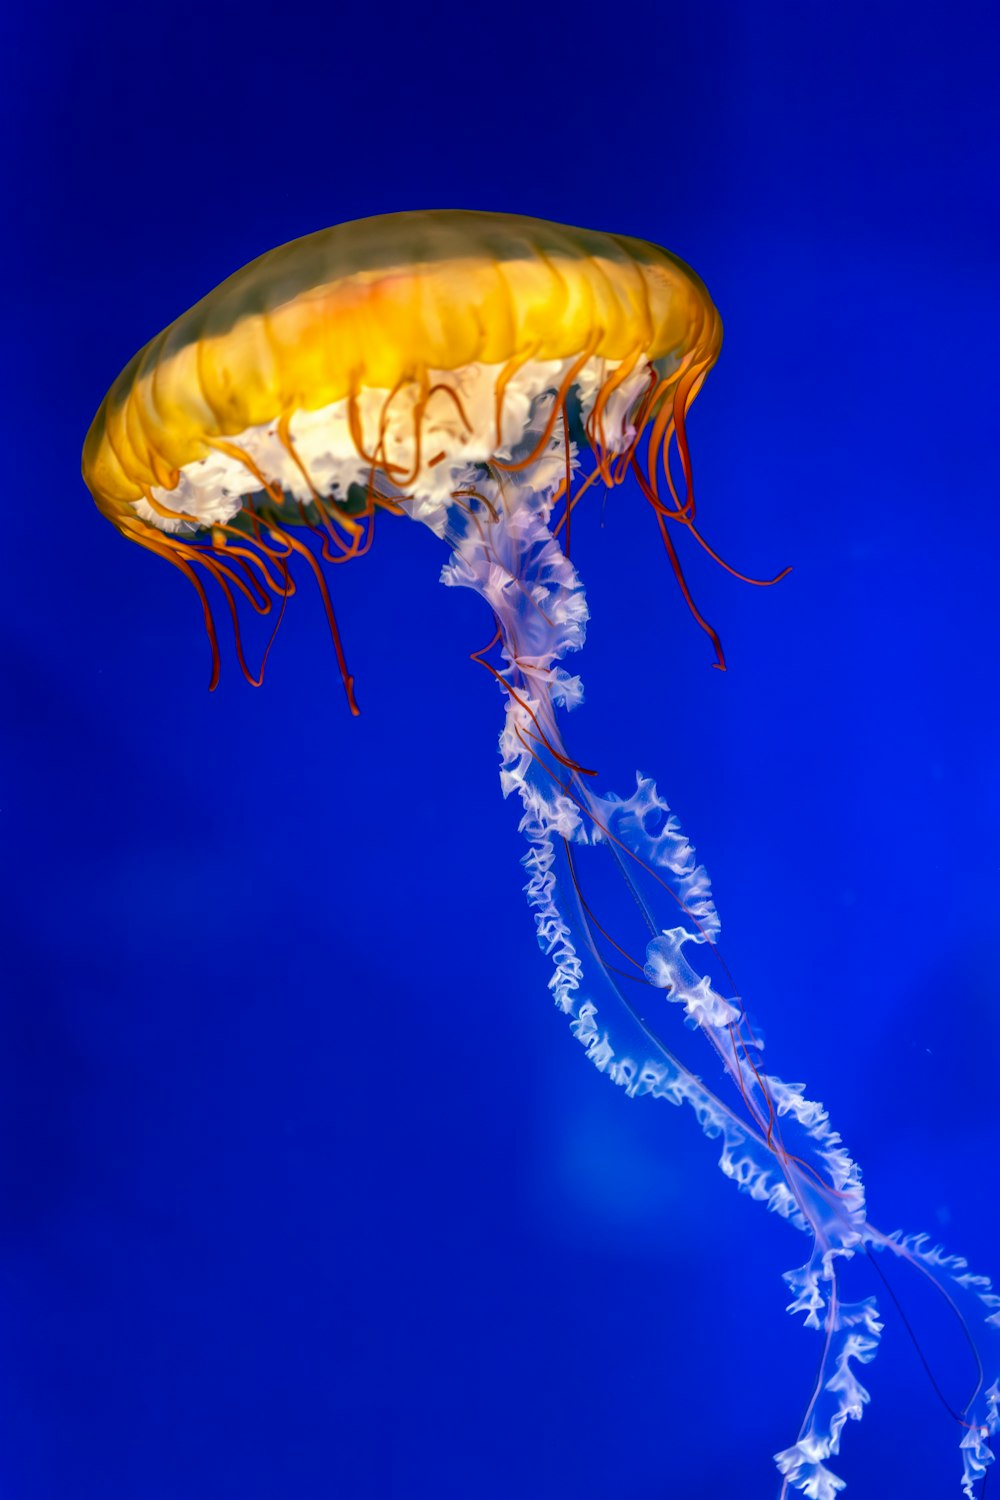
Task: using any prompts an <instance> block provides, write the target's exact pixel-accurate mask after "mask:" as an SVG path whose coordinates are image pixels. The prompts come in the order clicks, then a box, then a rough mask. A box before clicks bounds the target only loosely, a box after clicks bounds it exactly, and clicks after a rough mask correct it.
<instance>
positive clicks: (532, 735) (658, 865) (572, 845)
mask: <svg viewBox="0 0 1000 1500" xmlns="http://www.w3.org/2000/svg"><path fill="white" fill-rule="evenodd" d="M557 442H558V436H557V437H556V438H554V440H553V444H552V447H553V449H554V448H555V447H556V443H557ZM559 446H560V452H561V444H560V445H559ZM550 457H551V455H550V453H549V452H548V451H546V452H545V453H543V454H542V455H541V458H540V460H539V462H538V463H536V465H535V466H534V468H533V470H529V471H528V472H527V473H525V472H523V471H522V472H521V473H519V474H517V475H516V476H515V475H511V474H508V475H503V474H498V473H497V472H495V471H490V470H488V469H485V468H484V469H481V470H480V471H478V472H476V473H470V474H469V475H467V476H466V477H465V480H464V487H463V494H464V495H466V496H468V495H469V493H470V492H472V491H474V492H475V496H476V498H475V499H473V500H471V502H470V503H469V504H468V505H467V506H466V507H465V508H464V509H463V510H462V511H461V513H459V514H456V515H454V516H453V519H452V521H451V522H450V523H449V527H448V531H447V533H446V534H447V536H448V540H449V541H450V542H451V544H452V547H453V551H452V555H451V558H450V559H449V561H448V563H447V564H446V565H445V568H444V570H443V573H442V580H443V582H445V583H446V584H449V585H452V586H461V587H468V588H472V589H473V590H475V592H477V593H478V594H480V596H481V597H483V598H484V599H485V600H486V602H487V603H488V604H489V607H490V609H491V611H492V613H493V616H494V618H495V620H496V624H497V635H496V637H495V643H496V644H497V645H498V646H499V652H500V663H499V665H497V666H490V671H491V672H493V674H494V676H495V677H496V678H497V679H498V680H499V681H500V683H501V685H502V686H503V688H504V690H505V692H506V694H507V703H506V716H505V724H504V729H503V733H502V735H501V740H500V750H501V772H500V775H501V787H502V790H503V792H504V795H505V796H509V795H511V794H512V793H516V794H517V797H518V799H519V800H520V802H521V805H522V815H521V819H520V824H519V826H520V830H521V832H522V833H523V834H524V836H525V839H526V841H527V844H528V850H527V853H526V854H525V855H524V857H523V860H522V863H523V865H524V868H525V870H526V873H527V876H528V880H527V884H526V886H525V892H526V895H527V898H528V902H529V905H530V907H531V909H532V912H533V915H534V920H535V929H536V935H537V939H538V942H539V944H540V946H541V947H542V949H543V951H544V952H545V953H546V954H547V955H548V956H549V958H550V960H551V963H552V970H553V972H552V975H551V977H550V979H549V989H550V991H551V993H552V997H553V999H554V1001H555V1004H556V1006H557V1007H558V1008H559V1009H560V1010H561V1011H562V1012H563V1013H564V1014H565V1015H566V1016H567V1018H568V1019H569V1022H570V1027H571V1030H572V1031H573V1034H574V1035H575V1036H576V1037H577V1039H578V1041H580V1043H581V1044H582V1045H583V1047H584V1048H585V1050H586V1052H587V1055H588V1056H589V1058H590V1059H591V1061H592V1062H593V1063H594V1064H595V1066H596V1067H597V1068H598V1069H599V1070H600V1071H601V1072H603V1073H606V1074H607V1076H608V1077H609V1078H611V1079H612V1081H613V1082H615V1083H616V1084H618V1085H619V1086H620V1087H622V1088H623V1089H624V1090H625V1092H626V1093H627V1094H629V1095H630V1096H631V1097H637V1096H639V1095H643V1094H649V1095H652V1096H653V1097H655V1098H662V1099H666V1100H668V1101H669V1102H670V1103H673V1104H676V1105H680V1104H687V1105H689V1106H690V1108H691V1109H692V1111H693V1113H694V1115H695V1117H696V1119H697V1121H698V1123H699V1126H700V1128H701V1130H702V1131H703V1133H704V1134H705V1135H706V1136H707V1137H709V1138H710V1139H714V1140H717V1141H718V1142H719V1143H720V1152H719V1165H720V1168H721V1169H722V1171H723V1172H724V1173H725V1175H726V1176H728V1177H730V1178H731V1179H732V1180H733V1181H734V1182H735V1183H736V1185H737V1187H738V1188H739V1190H740V1191H742V1192H744V1193H746V1194H748V1196H750V1197H751V1198H754V1199H755V1200H756V1201H758V1202H762V1203H764V1204H765V1205H766V1206H767V1207H768V1208H769V1209H771V1210H772V1211H774V1212H775V1213H777V1214H778V1215H779V1216H780V1217H782V1218H785V1219H787V1220H788V1221H789V1222H790V1223H792V1224H794V1225H795V1227H796V1228H798V1229H799V1230H801V1231H802V1232H804V1233H805V1234H806V1235H807V1236H808V1238H809V1240H810V1241H811V1250H810V1255H809V1258H808V1259H807V1260H806V1262H805V1264H804V1265H802V1266H800V1267H798V1268H797V1269H795V1270H793V1271H790V1272H788V1273H787V1274H786V1278H785V1279H786V1281H787V1283H788V1286H789V1289H790V1291H791V1293H792V1300H791V1302H790V1303H789V1309H788V1310H789V1311H790V1312H793V1313H801V1314H802V1316H803V1319H804V1322H805V1324H806V1325H807V1326H808V1327H811V1328H814V1329H816V1330H817V1331H819V1332H820V1334H821V1337H822V1340H823V1345H822V1354H821V1361H820V1368H819V1373H818V1376H817V1378H816V1381H815V1385H814V1387H813V1390H812V1393H811V1395H810V1398H809V1401H808V1404H807V1408H806V1412H805V1416H804V1418H803V1421H802V1424H801V1427H800V1430H799V1433H798V1435H797V1438H796V1440H795V1442H794V1443H793V1444H792V1445H791V1446H790V1447H788V1448H786V1449H784V1450H783V1451H782V1452H780V1453H778V1454H776V1455H775V1460H776V1463H777V1465H778V1468H779V1471H780V1473H781V1475H782V1483H781V1495H782V1496H786V1495H787V1494H788V1491H789V1489H794V1490H798V1491H800V1492H802V1493H804V1494H806V1495H808V1496H811V1497H814V1500H833V1497H834V1496H835V1495H836V1494H837V1493H838V1491H839V1490H840V1489H842V1488H843V1481H842V1480H841V1479H840V1478H839V1477H838V1476H837V1475H835V1474H834V1473H833V1472H832V1471H831V1470H830V1468H829V1467H828V1466H827V1460H828V1459H829V1458H830V1457H831V1456H834V1455H836V1454H837V1453H838V1452H839V1448H840V1440H841V1434H842V1431H843V1429H844V1427H845V1425H846V1423H847V1421H848V1420H849V1419H853V1420H857V1419H858V1418H860V1417H861V1415H862V1414H863V1410H864V1407H865V1405H866V1404H867V1402H868V1399H869V1396H868V1392H867V1391H866V1390H865V1388H864V1386H863V1385H862V1383H861V1381H860V1380H859V1378H858V1371H859V1369H860V1367H861V1366H863V1365H865V1364H867V1363H868V1362H870V1361H871V1360H872V1359H873V1358H874V1356H875V1353H876V1351H877V1348H878V1342H879V1337H880V1334H881V1331H882V1323H881V1321H880V1319H879V1313H878V1306H877V1303H876V1300H875V1298H874V1297H866V1298H864V1299H862V1300H860V1301H857V1302H845V1301H844V1300H843V1299H842V1298H841V1296H840V1290H839V1286H838V1265H839V1263H840V1262H841V1261H842V1260H844V1259H847V1258H850V1257H851V1256H853V1255H854V1254H855V1253H857V1252H858V1251H859V1250H860V1251H862V1252H868V1251H869V1250H871V1249H873V1248H876V1247H877V1248H885V1249H888V1250H890V1251H891V1252H892V1253H893V1254H895V1255H897V1256H899V1257H901V1258H903V1259H906V1260H908V1261H910V1263H911V1264H918V1263H920V1262H921V1258H922V1260H923V1263H922V1264H920V1268H921V1269H923V1270H924V1271H925V1274H928V1275H931V1276H932V1278H933V1279H934V1280H935V1281H936V1282H938V1283H941V1281H942V1278H947V1277H950V1279H951V1292H950V1293H946V1295H948V1296H949V1300H952V1299H953V1297H954V1298H955V1299H956V1300H957V1299H958V1298H959V1297H961V1296H964V1295H965V1294H966V1293H968V1294H969V1295H971V1297H972V1299H973V1301H974V1302H975V1303H976V1305H977V1310H978V1313H979V1314H980V1315H981V1312H982V1307H983V1305H984V1304H985V1306H986V1307H987V1309H988V1310H989V1312H990V1315H991V1316H990V1321H993V1322H996V1321H998V1320H1000V1315H998V1314H997V1313H996V1307H997V1306H1000V1299H997V1298H995V1297H994V1296H993V1294H992V1290H991V1288H990V1287H989V1284H988V1283H980V1282H979V1279H978V1278H971V1283H972V1284H971V1285H968V1286H963V1284H962V1277H963V1275H964V1272H965V1269H966V1268H965V1263H964V1262H956V1263H955V1264H953V1263H952V1260H951V1259H949V1258H947V1257H944V1256H943V1252H942V1253H939V1252H934V1253H935V1254H940V1258H939V1259H937V1260H933V1258H931V1259H928V1256H927V1254H926V1253H925V1252H924V1250H923V1248H922V1242H921V1243H920V1244H918V1245H917V1247H916V1249H915V1248H914V1242H913V1241H912V1240H903V1239H902V1238H901V1237H900V1236H884V1235H880V1234H879V1233H878V1231H876V1230H874V1229H873V1228H872V1226H871V1225H870V1224H869V1223H868V1220H867V1214H866V1206H865V1197H864V1189H863V1185H862V1181H861V1175H860V1171H859V1169H858V1167H857V1165H856V1164H855V1163H854V1162H853V1161H852V1159H851V1157H850V1156H849V1155H848V1153H847V1151H846V1150H845V1148H844V1146H843V1143H842V1142H841V1139H840V1137H839V1135H838V1134H837V1133H836V1131H835V1130H834V1129H833V1127H832V1125H831V1123H830V1120H829V1117H828V1115H827V1112H826V1110H825V1109H824V1108H823V1106H822V1105H821V1104H819V1103H818V1102H816V1101H814V1100H810V1099H809V1098H807V1096H806V1093H805V1089H804V1087H803V1086H802V1085H801V1084H797V1083H788V1082H785V1081H784V1080H782V1079H781V1078H779V1077H778V1076H777V1075H775V1074H773V1073H768V1072H765V1071H764V1069H763V1066H762V1061H761V1047H760V1044H759V1043H758V1041H757V1039H756V1038H755V1036H754V1034H753V1032H752V1030H751V1028H750V1027H749V1023H748V1022H747V1019H746V1016H745V1014H744V1011H743V1008H742V1005H741V1003H740V1002H739V1001H738V1000H734V999H731V998H726V997H725V996H723V995H722V994H721V993H720V992H719V991H718V989H717V988H716V987H715V986H714V985H713V984H712V983H711V982H710V981H709V979H708V978H707V977H706V976H704V975H702V974H699V973H698V971H697V970H696V968H695V966H694V963H693V962H692V955H693V954H695V953H698V952H699V951H701V952H703V953H704V954H705V955H706V957H709V956H714V955H715V952H716V950H715V941H716V938H717V936H718V932H719V920H718V915H717V913H716V909H715V905H714V901H713V898H712V892H711V887H710V883H709V880H708V876H707V874H706V873H705V871H704V869H703V868H702V867H701V866H700V865H698V863H697V861H696V858H695V854H694V850H693V848H692V847H691V845H690V844H689V843H688V841H687V840H686V838H685V837H684V835H683V833H682V832H681V830H680V828H679V825H678V823H677V820H676V818H675V817H674V816H673V814H672V813H671V812H670V810H669V808H668V806H667V804H666V803H665V802H664V801H663V800H662V798H660V797H659V795H658V793H657V791H656V787H655V785H654V784H653V782H652V781H650V780H647V779H644V778H642V777H639V778H637V786H636V790H635V791H634V792H633V793H632V795H631V796H630V797H628V798H622V797H618V796H614V795H608V796H604V797H600V796H597V795H596V794H595V793H594V792H593V791H592V789H591V785H592V781H591V778H590V777H589V776H587V775H585V774H584V771H583V768H581V767H580V766H578V764H577V763H576V762H575V761H574V760H573V758H572V757H571V756H570V755H569V754H568V753H567V752H566V749H565V747H564V745H563V741H562V737H561V733H560V712H561V711H566V710H568V709H572V708H574V707H575V706H576V705H577V704H578V703H580V702H581V701H582V697H583V689H582V684H581V682H580V679H579V677H576V676H574V675H572V674H571V673H570V672H568V671H567V670H566V669H565V668H564V667H563V666H562V661H563V659H564V658H565V657H566V655H567V654H568V653H570V652H573V651H576V650H578V649H579V648H580V647H581V646H582V645H583V643H584V639H585V634H586V624H587V605H586V600H585V597H584V593H583V589H582V587H581V585H580V582H579V579H578V577H577V574H576V571H575V569H574V567H573V565H572V564H571V563H570V561H569V560H568V559H567V558H566V556H565V555H564V554H563V552H562V550H561V549H560V547H559V546H558V544H557V542H556V541H555V539H554V538H553V536H552V534H551V531H550V529H549V526H548V521H549V514H550V510H551V505H552V500H553V496H554V494H555V493H556V490H557V487H558V484H559V480H560V478H561V472H560V465H559V463H549V462H547V460H548V459H549V458H550ZM484 657H485V653H478V654H477V659H480V660H482V659H483V658H484ZM484 664H485V665H489V664H488V663H486V662H485V661H484ZM598 851H599V852H598ZM585 860H589V862H590V864H589V867H588V876H587V881H589V879H590V874H591V872H592V871H593V870H594V868H595V862H596V865H597V866H600V867H601V869H600V871H599V873H602V872H603V871H606V870H608V869H611V868H613V867H614V866H615V865H617V866H618V870H619V873H620V874H623V875H624V876H625V879H626V885H627V886H628V888H629V891H630V893H631V895H632V897H633V898H634V904H635V908H636V910H637V911H638V913H639V916H640V919H641V922H642V924H643V926H644V927H645V932H644V934H643V940H644V948H643V949H642V951H641V952H636V951H635V945H634V944H632V945H631V947H630V945H628V944H626V943H625V942H621V943H619V942H618V940H617V938H616V936H615V934H614V932H612V931H611V930H610V928H608V927H606V926H605V925H604V923H603V922H602V920H601V917H600V915H599V914H598V911H597V908H596V906H595V905H594V904H592V903H591V901H590V900H589V899H588V897H589V887H588V884H587V882H586V881H584V879H583V877H582V874H581V871H582V866H583V863H584V861H585ZM664 901H665V902H667V903H668V905H669V907H670V910H671V921H670V923H669V924H668V923H665V922H662V921H661V920H660V919H659V918H658V917H657V916H656V914H655V910H654V908H656V909H659V907H660V906H661V905H662V904H663V902H664ZM616 970H617V971H618V972H616ZM672 1006H673V1007H676V1008H677V1009H678V1011H681V1012H683V1020H684V1022H685V1023H686V1026H685V1027H682V1028H681V1036H683V1035H684V1034H685V1032H686V1031H695V1032H698V1033H700V1034H701V1035H702V1036H703V1037H704V1038H705V1039H706V1040H707V1041H708V1042H709V1044H710V1046H711V1047H712V1049H713V1051H714V1053H715V1054H716V1056H717V1058H718V1060H719V1061H720V1062H721V1064H722V1066H723V1069H724V1070H725V1072H726V1074H727V1075H728V1077H729V1078H730V1079H731V1081H732V1083H733V1084H734V1086H735V1089H736V1095H737V1097H736V1098H735V1100H734V1101H733V1103H732V1104H729V1103H726V1102H724V1101H723V1100H722V1099H721V1098H720V1096H719V1095H718V1094H717V1093H716V1092H715V1091H714V1090H713V1089H712V1088H710V1087H708V1086H707V1085H706V1084H705V1083H704V1082H703V1081H702V1079H701V1078H700V1077H699V1076H697V1074H696V1073H695V1072H694V1071H692V1069H691V1067H690V1066H688V1065H687V1064H686V1063H685V1062H684V1061H682V1060H681V1057H680V1056H679V1055H678V1052H677V1050H676V1048H675V1047H673V1046H671V1045H668V1044H667V1042H666V1041H665V1040H664V1035H663V1033H664V1032H665V1030H666V1028H667V1026H668V1025H669V1024H670V1008H671V1007H672ZM967 1280H969V1278H967ZM953 1305H956V1302H955V1301H953ZM956 1310H958V1309H957V1307H956ZM960 1316H964V1314H960ZM984 1385H985V1382H984V1381H982V1380H981V1381H980V1382H979V1385H978V1387H977V1392H976V1396H975V1398H974V1401H973V1402H972V1403H970V1404H969V1406H968V1407H967V1408H965V1410H964V1416H963V1417H962V1418H961V1419H960V1420H961V1421H962V1429H963V1440H962V1443H963V1463H964V1470H965V1479H964V1481H963V1483H964V1484H965V1486H966V1488H965V1493H966V1495H967V1496H969V1497H974V1496H976V1495H977V1494H978V1488H977V1486H978V1485H979V1484H980V1481H981V1479H982V1476H983V1475H985V1472H986V1468H987V1466H988V1464H989V1463H990V1462H991V1460H992V1452H991V1449H990V1438H991V1437H992V1435H993V1434H994V1433H995V1432H996V1430H997V1405H998V1400H997V1397H996V1389H997V1388H996V1386H993V1387H991V1389H990V1391H987V1392H985V1394H984V1392H983V1386H984Z"/></svg>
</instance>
